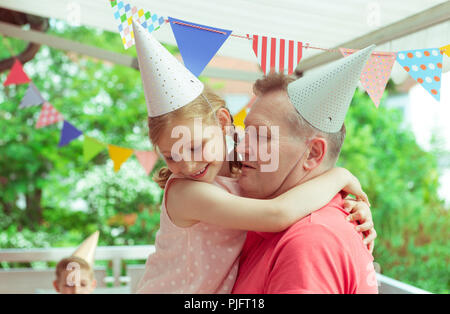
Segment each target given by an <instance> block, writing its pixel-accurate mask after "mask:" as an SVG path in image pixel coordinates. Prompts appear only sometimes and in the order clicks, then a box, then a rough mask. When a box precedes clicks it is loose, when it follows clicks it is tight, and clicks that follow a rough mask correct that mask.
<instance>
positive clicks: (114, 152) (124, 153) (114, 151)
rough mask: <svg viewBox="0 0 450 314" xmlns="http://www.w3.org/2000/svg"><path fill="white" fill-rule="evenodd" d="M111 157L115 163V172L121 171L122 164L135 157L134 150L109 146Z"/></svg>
mask: <svg viewBox="0 0 450 314" xmlns="http://www.w3.org/2000/svg"><path fill="white" fill-rule="evenodd" d="M108 151H109V157H111V159H112V161H113V162H114V171H115V172H117V171H119V169H120V167H121V166H122V164H123V163H124V162H125V161H127V160H128V158H130V156H131V155H133V150H132V149H129V148H123V147H119V146H115V145H110V144H108Z"/></svg>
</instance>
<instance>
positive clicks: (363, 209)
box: [344, 198, 377, 253]
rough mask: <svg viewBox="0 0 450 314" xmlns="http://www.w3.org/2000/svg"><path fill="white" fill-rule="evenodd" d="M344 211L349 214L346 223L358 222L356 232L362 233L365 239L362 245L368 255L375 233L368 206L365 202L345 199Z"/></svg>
mask: <svg viewBox="0 0 450 314" xmlns="http://www.w3.org/2000/svg"><path fill="white" fill-rule="evenodd" d="M344 209H345V210H346V211H348V212H349V213H350V214H349V215H348V216H347V220H348V221H356V222H358V224H359V225H358V226H356V230H357V231H360V232H362V233H363V235H364V237H365V238H364V244H365V245H367V247H368V249H369V251H370V253H372V252H373V248H374V246H375V238H376V237H377V232H376V231H375V228H374V225H373V220H372V212H371V211H370V208H369V206H368V205H367V203H365V202H362V201H356V200H353V199H350V198H347V199H345V201H344Z"/></svg>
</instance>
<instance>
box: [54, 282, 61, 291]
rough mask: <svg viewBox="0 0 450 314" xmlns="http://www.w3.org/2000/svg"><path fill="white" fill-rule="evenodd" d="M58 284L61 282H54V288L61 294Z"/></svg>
mask: <svg viewBox="0 0 450 314" xmlns="http://www.w3.org/2000/svg"><path fill="white" fill-rule="evenodd" d="M58 283H59V282H58V281H57V280H53V288H55V291H56V292H60V291H59V285H58Z"/></svg>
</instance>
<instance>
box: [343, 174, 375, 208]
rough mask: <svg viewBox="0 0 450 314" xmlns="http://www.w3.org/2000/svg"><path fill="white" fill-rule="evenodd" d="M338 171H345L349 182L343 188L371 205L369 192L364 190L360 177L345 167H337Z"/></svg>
mask: <svg viewBox="0 0 450 314" xmlns="http://www.w3.org/2000/svg"><path fill="white" fill-rule="evenodd" d="M337 171H340V172H341V173H343V175H344V177H345V180H346V182H348V183H347V185H346V186H344V188H343V189H342V190H343V191H345V192H347V193H349V194H352V195H354V196H355V197H356V199H357V200H361V201H363V202H365V203H366V204H367V206H369V207H370V203H369V198H368V197H367V194H366V193H364V191H363V190H362V187H361V183H359V180H358V178H356V177H355V176H354V175H353V174H352V173H351V172H350V171H348V170H347V169H345V168H337Z"/></svg>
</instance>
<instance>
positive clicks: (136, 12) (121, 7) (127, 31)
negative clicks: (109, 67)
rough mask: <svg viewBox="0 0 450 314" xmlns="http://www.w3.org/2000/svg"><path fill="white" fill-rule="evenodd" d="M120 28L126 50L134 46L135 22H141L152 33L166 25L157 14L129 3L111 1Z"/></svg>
mask: <svg viewBox="0 0 450 314" xmlns="http://www.w3.org/2000/svg"><path fill="white" fill-rule="evenodd" d="M110 4H111V8H112V9H113V12H114V18H115V19H116V21H117V23H118V27H119V34H120V37H122V43H123V46H124V47H125V49H128V48H130V47H132V46H133V45H134V34H133V26H132V25H131V24H132V22H133V20H135V21H137V22H139V23H140V24H141V25H142V26H143V27H144V28H145V29H147V30H148V31H149V32H150V33H151V32H153V31H156V30H158V29H159V28H160V26H161V25H163V24H164V23H165V19H164V18H163V17H162V16H159V15H157V14H152V13H150V12H148V11H144V10H143V9H138V8H136V6H134V5H133V6H132V5H130V4H129V3H125V2H123V1H120V0H110Z"/></svg>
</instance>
